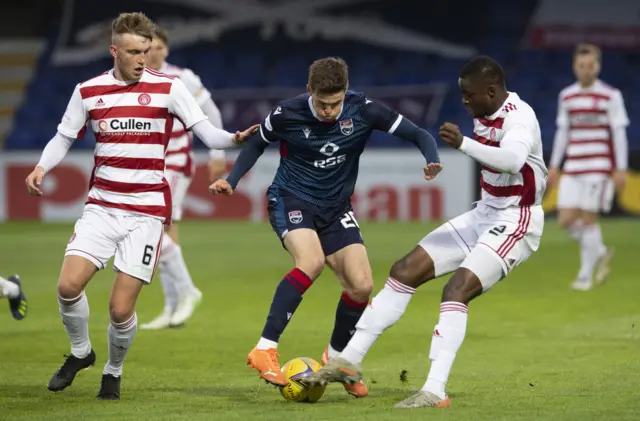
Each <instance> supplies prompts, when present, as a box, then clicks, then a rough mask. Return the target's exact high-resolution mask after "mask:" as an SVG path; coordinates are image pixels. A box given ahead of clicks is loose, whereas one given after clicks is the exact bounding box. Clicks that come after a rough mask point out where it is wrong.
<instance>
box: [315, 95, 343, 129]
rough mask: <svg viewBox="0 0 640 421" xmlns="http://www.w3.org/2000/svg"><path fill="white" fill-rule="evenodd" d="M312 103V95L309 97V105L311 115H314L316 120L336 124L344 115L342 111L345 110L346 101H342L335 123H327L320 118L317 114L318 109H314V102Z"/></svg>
mask: <svg viewBox="0 0 640 421" xmlns="http://www.w3.org/2000/svg"><path fill="white" fill-rule="evenodd" d="M312 101H313V100H312V99H311V95H309V100H308V101H307V102H308V103H309V109H310V110H311V114H313V116H314V117H315V118H316V120H319V121H321V122H323V123H335V122H336V121H338V119H339V118H340V116H341V115H342V110H344V101H342V106H341V107H340V112H339V113H338V115H337V116H336V119H335V120H334V121H327V120H324V119H322V118H320V116H318V113H316V109H315V108H313V102H312Z"/></svg>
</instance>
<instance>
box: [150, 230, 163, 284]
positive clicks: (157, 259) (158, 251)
mask: <svg viewBox="0 0 640 421" xmlns="http://www.w3.org/2000/svg"><path fill="white" fill-rule="evenodd" d="M163 239H164V230H163V232H162V233H161V234H160V241H158V245H157V246H156V261H155V263H154V264H153V270H152V271H151V277H150V278H149V283H151V280H152V279H153V275H154V274H155V273H156V268H157V267H158V261H159V260H160V250H161V249H162V240H163Z"/></svg>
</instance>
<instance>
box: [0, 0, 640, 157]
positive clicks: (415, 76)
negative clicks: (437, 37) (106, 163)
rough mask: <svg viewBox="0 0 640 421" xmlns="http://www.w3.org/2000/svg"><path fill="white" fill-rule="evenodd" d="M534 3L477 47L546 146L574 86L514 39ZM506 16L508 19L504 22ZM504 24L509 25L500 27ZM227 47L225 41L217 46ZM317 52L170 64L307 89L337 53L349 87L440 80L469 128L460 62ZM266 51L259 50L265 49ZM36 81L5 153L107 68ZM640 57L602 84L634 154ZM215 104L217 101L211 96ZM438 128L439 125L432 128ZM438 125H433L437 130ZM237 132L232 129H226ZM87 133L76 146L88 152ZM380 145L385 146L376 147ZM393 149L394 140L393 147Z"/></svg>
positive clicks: (179, 58)
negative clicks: (500, 72) (530, 115)
mask: <svg viewBox="0 0 640 421" xmlns="http://www.w3.org/2000/svg"><path fill="white" fill-rule="evenodd" d="M534 3H535V2H531V1H523V2H512V1H506V0H497V1H495V2H492V3H491V4H492V5H491V8H492V13H489V14H488V18H487V20H486V22H485V23H484V26H483V27H484V28H485V30H484V32H483V33H481V34H476V39H475V41H476V43H475V45H476V46H477V47H478V49H479V50H480V51H481V52H482V53H484V54H489V55H492V56H494V57H496V58H497V59H499V60H500V61H501V62H502V63H503V64H504V67H505V69H506V70H507V78H508V79H507V80H508V86H509V88H510V89H511V90H513V91H516V92H518V93H519V94H520V96H522V97H523V98H524V99H525V100H527V101H528V102H529V103H530V104H531V105H532V106H533V108H534V109H535V110H536V113H537V114H538V117H539V119H540V122H541V127H542V132H543V141H544V144H545V147H546V149H549V148H550V146H551V144H552V140H553V133H554V129H555V127H554V126H555V124H554V122H555V113H556V104H557V95H558V92H559V90H560V89H561V88H562V87H564V86H566V85H567V84H569V83H571V82H572V81H573V77H572V74H571V53H570V52H569V51H547V52H545V51H535V50H522V49H520V48H519V41H520V39H521V37H522V36H523V32H524V29H523V28H526V26H527V22H528V20H529V18H530V15H531V10H532V4H534ZM504 15H509V16H510V17H511V18H510V19H504V18H503V17H504ZM505 22H507V23H505ZM220 45H224V43H220ZM313 45H314V48H307V47H298V48H296V49H294V50H291V49H284V48H280V49H274V48H275V47H273V46H267V45H265V46H263V45H260V44H259V43H257V42H256V43H255V44H254V45H252V46H251V47H248V48H244V49H239V48H237V47H233V46H225V48H222V47H220V46H219V45H212V44H199V45H194V46H189V47H186V48H181V49H175V51H172V55H171V62H173V63H175V64H177V65H181V66H186V67H190V68H192V69H193V70H194V71H195V72H196V73H198V74H199V75H200V76H201V77H202V80H203V82H204V84H205V85H206V86H207V87H209V88H210V89H212V90H216V89H229V88H249V89H250V88H264V87H286V88H292V87H299V88H300V90H301V91H302V90H303V89H304V86H305V84H306V70H307V66H308V63H309V62H310V61H311V60H313V59H315V58H317V57H320V56H322V55H325V54H331V55H341V56H343V57H344V58H345V59H346V60H347V62H348V63H349V65H350V75H351V85H352V86H353V87H354V88H355V89H357V88H358V87H365V86H378V85H382V86H384V85H419V84H426V83H430V82H433V81H442V82H445V83H447V84H449V86H450V88H451V89H450V90H449V93H448V95H447V97H446V98H445V100H444V102H443V104H442V109H441V112H440V118H439V123H440V122H443V121H445V120H449V121H456V122H458V123H461V124H462V127H463V128H464V129H465V130H470V128H471V122H470V119H469V117H468V116H467V115H466V113H465V110H464V109H463V108H462V106H461V104H460V96H459V93H458V89H457V74H458V71H459V68H460V65H461V64H462V61H461V60H452V59H446V58H443V57H441V56H438V55H435V54H419V53H408V52H399V51H390V50H387V49H381V48H374V47H371V46H366V45H362V44H355V43H354V44H348V45H345V44H341V45H340V47H339V48H333V47H332V45H333V44H332V45H326V44H325V45H322V44H320V45H318V44H313ZM263 47H264V48H263ZM40 63H41V64H40V66H39V68H38V70H37V73H36V77H35V78H34V79H33V80H32V82H31V84H30V85H29V87H28V91H27V93H26V99H25V102H24V104H23V106H22V107H21V108H20V109H19V111H18V112H17V113H16V117H15V129H14V130H13V132H12V133H11V134H10V136H9V137H8V138H7V139H6V142H5V148H8V149H30V148H41V147H42V146H43V145H44V144H45V143H46V142H47V141H48V139H49V138H50V137H51V135H52V134H53V133H54V132H55V128H56V125H57V123H58V121H59V119H60V116H61V115H62V113H63V112H64V108H65V105H66V102H67V100H68V98H69V95H70V93H71V92H72V90H73V87H74V84H75V83H77V82H78V81H80V80H84V79H87V78H89V77H91V76H94V75H96V74H99V73H100V72H101V71H103V70H104V69H107V68H109V67H110V65H111V63H110V61H109V60H100V61H98V62H95V63H92V64H90V65H85V66H79V67H71V68H66V67H55V66H52V65H50V64H48V63H49V61H48V60H47V59H46V58H44V59H42V60H40ZM638 74H640V59H639V58H638V57H637V56H634V55H632V54H627V53H624V52H615V51H612V52H605V54H604V66H603V73H602V79H603V80H605V81H607V82H609V83H611V84H613V85H614V86H617V87H619V88H620V89H621V90H622V92H623V95H624V97H625V101H626V106H627V110H628V113H629V115H630V117H631V120H632V125H631V127H630V128H629V132H628V133H629V139H630V142H631V147H632V148H633V149H640V125H638V124H637V123H634V121H637V119H635V118H634V116H635V115H638V113H640V100H639V98H640V95H638V94H640V78H638V77H637V75H638ZM214 99H215V98H214ZM436 126H437V125H436ZM435 128H436V127H430V129H435ZM229 129H236V127H229ZM91 138H92V136H91V135H90V136H88V138H87V141H86V142H78V144H77V145H75V146H74V147H77V148H89V147H91V146H92V142H91ZM375 144H377V145H382V146H384V145H385V142H384V141H383V142H375ZM393 144H394V145H397V143H393Z"/></svg>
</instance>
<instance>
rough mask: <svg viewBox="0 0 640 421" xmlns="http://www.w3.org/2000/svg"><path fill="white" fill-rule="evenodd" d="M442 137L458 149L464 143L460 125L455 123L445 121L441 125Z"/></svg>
mask: <svg viewBox="0 0 640 421" xmlns="http://www.w3.org/2000/svg"><path fill="white" fill-rule="evenodd" d="M440 137H441V138H442V140H444V141H445V142H447V144H448V145H449V146H451V147H452V148H455V149H458V148H460V145H462V138H463V136H462V133H461V132H460V127H458V126H456V125H455V124H453V123H444V124H443V125H442V126H441V127H440Z"/></svg>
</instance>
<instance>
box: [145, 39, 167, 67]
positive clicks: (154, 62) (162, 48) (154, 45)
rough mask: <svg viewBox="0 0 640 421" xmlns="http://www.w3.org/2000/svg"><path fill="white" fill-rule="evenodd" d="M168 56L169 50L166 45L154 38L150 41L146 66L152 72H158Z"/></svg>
mask: <svg viewBox="0 0 640 421" xmlns="http://www.w3.org/2000/svg"><path fill="white" fill-rule="evenodd" d="M168 55H169V48H168V47H167V44H165V43H164V42H162V41H161V40H159V39H158V38H154V39H153V41H151V50H149V59H148V60H147V66H149V67H150V68H152V69H153V70H160V68H161V67H162V65H163V64H164V61H165V60H166V59H167V56H168Z"/></svg>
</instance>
